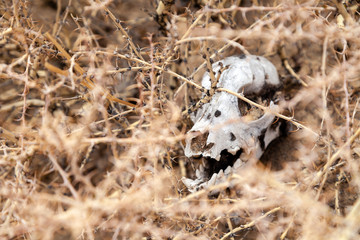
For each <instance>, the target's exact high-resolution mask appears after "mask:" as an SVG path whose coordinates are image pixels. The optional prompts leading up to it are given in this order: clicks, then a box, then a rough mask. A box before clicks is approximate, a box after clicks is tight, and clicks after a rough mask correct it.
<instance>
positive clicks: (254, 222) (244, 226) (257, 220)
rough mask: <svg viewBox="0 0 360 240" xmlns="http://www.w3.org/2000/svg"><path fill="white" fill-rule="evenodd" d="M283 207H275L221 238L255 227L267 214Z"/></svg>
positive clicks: (222, 239)
mask: <svg viewBox="0 0 360 240" xmlns="http://www.w3.org/2000/svg"><path fill="white" fill-rule="evenodd" d="M280 209H281V207H277V208H274V209H271V210H270V211H268V212H266V213H265V214H264V215H262V216H260V217H258V218H257V219H255V220H253V221H251V222H249V223H247V224H245V225H242V226H240V227H237V228H234V229H233V230H232V231H230V232H228V233H227V234H225V235H224V236H223V237H222V238H221V239H220V240H224V239H226V238H228V237H230V236H232V235H233V234H235V233H237V232H239V231H241V230H244V229H246V228H250V227H253V226H254V225H255V224H256V223H257V222H259V221H261V220H262V219H264V218H266V217H267V216H269V215H270V214H273V213H275V212H277V211H279V210H280Z"/></svg>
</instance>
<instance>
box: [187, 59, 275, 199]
mask: <svg viewBox="0 0 360 240" xmlns="http://www.w3.org/2000/svg"><path fill="white" fill-rule="evenodd" d="M222 66H223V67H226V66H228V68H227V69H226V70H224V71H223V72H222V74H221V76H220V79H219V82H218V83H217V86H216V87H217V88H225V89H228V90H231V91H233V92H236V93H243V94H245V96H246V95H248V94H253V95H260V94H261V93H263V92H266V90H268V88H276V87H278V86H279V85H280V80H279V76H278V73H277V71H276V68H275V66H274V65H273V64H272V63H271V62H269V61H268V60H267V59H266V58H264V57H260V56H254V55H246V56H245V55H240V56H232V57H228V58H225V59H223V60H221V61H218V62H216V63H214V64H213V65H212V68H213V71H214V73H215V76H216V77H217V76H218V74H219V73H218V72H219V70H220V68H221V67H222ZM202 86H203V87H204V88H206V89H210V88H211V79H210V76H209V73H205V74H204V76H203V79H202ZM270 110H272V111H276V110H277V106H276V105H275V104H274V103H273V102H270ZM274 118H275V116H274V115H273V114H272V113H269V112H267V113H265V114H264V115H262V116H261V117H258V118H256V119H255V120H251V121H249V120H247V119H246V116H245V117H244V116H242V115H241V112H240V109H239V105H238V98H237V97H236V96H234V95H232V94H229V93H227V92H223V91H221V92H215V94H214V95H213V96H212V98H211V100H210V101H209V102H208V103H205V104H204V105H203V106H202V107H201V108H200V109H198V111H197V112H196V114H195V115H192V116H191V119H192V121H193V122H194V126H193V127H192V128H191V129H190V131H189V133H193V134H189V137H188V138H187V139H186V147H185V155H186V157H188V158H191V157H194V156H203V157H205V159H207V158H212V159H216V160H217V161H219V160H220V158H221V152H222V151H224V150H226V151H227V152H229V153H231V154H233V155H235V154H236V153H237V151H239V150H240V149H241V150H242V151H243V155H244V157H245V155H247V156H251V155H252V154H251V153H254V156H255V157H257V158H260V157H261V155H262V153H263V150H264V147H265V148H266V147H267V145H268V144H269V143H270V142H271V141H272V140H274V139H275V138H276V137H278V136H279V128H275V129H273V128H271V127H270V125H271V124H272V122H273V121H274ZM264 134H265V135H264ZM199 136H202V137H199ZM260 136H263V144H264V146H263V148H261V144H260V142H259V137H260ZM199 141H200V142H199ZM240 158H241V156H240ZM240 158H239V159H238V160H237V161H236V162H235V163H234V165H233V168H234V169H237V168H239V167H240V166H242V165H243V161H242V160H241V159H240ZM243 160H244V159H243ZM231 172H232V168H231V167H227V168H226V169H225V176H228V175H229V174H230V173H231ZM225 176H224V171H223V170H220V171H219V173H214V174H213V175H212V176H211V178H210V180H208V179H206V176H205V172H204V168H203V167H202V166H201V169H200V171H196V177H197V179H195V180H191V179H186V178H183V182H184V184H185V186H186V187H187V188H188V189H189V191H191V192H194V191H196V190H197V189H200V188H206V187H210V186H212V185H214V184H217V183H219V182H221V181H223V180H224V179H225ZM207 180H208V181H207Z"/></svg>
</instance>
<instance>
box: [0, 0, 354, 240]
mask: <svg viewBox="0 0 360 240" xmlns="http://www.w3.org/2000/svg"><path fill="white" fill-rule="evenodd" d="M161 1H162V2H161V3H160V4H159V3H158V2H160V1H155V0H153V1H147V0H134V1H130V0H127V1H125V0H123V1H120V0H119V1H117V0H113V1H100V0H88V1H85V0H84V1H82V0H68V1H65V0H57V1H56V0H46V1H45V0H44V1H42V0H33V1H25V0H12V1H10V0H1V1H0V15H1V19H0V25H1V26H0V46H1V50H0V89H1V90H0V93H1V94H0V126H1V127H0V164H1V168H0V186H1V187H0V206H1V208H0V209H1V220H0V221H1V225H0V238H1V239H141V238H148V239H163V238H164V239H166V238H168V239H195V238H196V239H358V238H359V231H360V227H359V221H360V200H359V199H358V194H359V187H360V175H359V170H360V169H359V167H360V166H359V160H360V140H359V137H358V136H359V134H360V120H359V119H360V113H359V108H360V107H359V95H360V68H359V62H360V48H359V46H360V25H359V12H357V11H358V10H359V9H358V6H357V5H356V2H355V1H347V0H346V1H345V3H344V4H343V3H338V2H337V1H336V0H334V1H311V0H304V1H291V0H288V1H257V0H256V1H255V0H254V1H253V2H250V1H248V0H246V1H241V0H220V1H215V0H209V1H206V0H192V1H190V0H188V1H185V0H183V1H180V0H176V1H175V3H172V1H166V0H161ZM163 3H167V4H163ZM239 53H250V54H256V55H263V56H266V57H267V58H268V59H270V60H271V61H272V62H273V63H274V64H275V65H276V67H277V69H278V71H279V74H280V76H281V78H282V81H283V82H284V88H283V90H282V94H283V99H282V100H281V102H280V105H281V108H282V109H283V110H284V112H283V115H279V116H280V117H283V118H286V119H287V120H290V121H293V123H295V124H296V125H297V126H298V127H299V128H301V129H298V130H297V131H295V132H293V133H290V134H289V136H287V137H285V138H283V139H279V140H278V141H276V142H275V143H274V144H272V146H270V148H269V149H268V151H267V153H266V154H265V156H264V157H263V159H262V160H261V162H257V163H249V164H248V165H247V166H245V167H244V168H242V169H240V170H239V171H238V172H237V174H234V175H233V176H232V178H231V179H229V180H228V181H227V182H225V183H223V184H220V185H218V186H215V187H214V188H216V189H217V190H219V191H220V194H219V196H216V197H210V196H208V193H209V190H207V191H205V190H202V191H199V192H197V193H194V194H189V193H188V192H187V190H186V189H185V187H184V185H183V184H182V182H181V181H180V178H181V177H182V176H191V175H192V174H193V171H194V169H193V164H192V162H190V161H189V160H188V159H186V158H185V156H184V153H183V147H184V139H185V137H186V131H187V130H188V129H190V127H191V122H190V121H189V120H188V119H187V118H186V116H183V114H182V112H183V111H184V110H185V112H186V109H187V108H188V107H189V106H191V105H192V104H194V103H196V101H197V100H198V99H199V97H200V95H201V91H199V80H200V78H201V76H202V74H203V72H204V71H205V70H206V68H207V64H206V62H204V58H203V57H202V56H203V55H206V56H208V57H207V58H208V59H209V57H211V58H212V59H213V60H219V59H222V58H224V57H226V56H229V55H233V54H239ZM185 83H187V84H185ZM200 90H201V87H200ZM239 97H241V96H240V95H239ZM245 100H246V99H245ZM264 108H266V106H264ZM285 115H286V116H288V118H287V117H286V116H285ZM211 190H213V189H211Z"/></svg>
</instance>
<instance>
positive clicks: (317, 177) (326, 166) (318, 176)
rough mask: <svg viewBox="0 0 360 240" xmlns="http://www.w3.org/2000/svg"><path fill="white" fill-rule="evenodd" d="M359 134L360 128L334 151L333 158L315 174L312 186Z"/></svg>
mask: <svg viewBox="0 0 360 240" xmlns="http://www.w3.org/2000/svg"><path fill="white" fill-rule="evenodd" d="M359 135H360V128H358V129H357V130H356V132H355V134H354V135H352V136H351V137H350V138H349V139H348V140H347V141H346V142H345V143H344V145H342V146H341V147H340V148H339V149H338V150H337V151H336V152H335V153H334V155H332V156H331V158H330V159H329V160H328V161H327V163H326V164H325V166H324V167H323V169H322V170H321V171H319V172H318V173H317V174H316V176H315V178H314V179H313V181H312V182H311V184H310V186H313V185H315V184H316V183H317V182H318V181H319V180H320V178H321V177H322V175H323V174H324V173H325V172H327V171H328V170H329V168H330V166H331V165H333V164H334V162H335V161H336V160H337V159H338V158H339V156H340V154H341V152H342V151H343V150H344V149H346V148H348V147H349V146H350V144H351V143H352V142H354V140H355V139H356V138H357V137H359Z"/></svg>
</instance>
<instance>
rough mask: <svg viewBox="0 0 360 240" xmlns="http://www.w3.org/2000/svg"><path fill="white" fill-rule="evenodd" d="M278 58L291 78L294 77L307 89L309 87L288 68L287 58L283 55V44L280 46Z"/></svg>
mask: <svg viewBox="0 0 360 240" xmlns="http://www.w3.org/2000/svg"><path fill="white" fill-rule="evenodd" d="M280 57H281V60H282V61H283V63H284V66H285V68H286V69H287V70H288V71H289V73H290V74H291V75H292V76H293V77H295V78H296V80H298V81H299V82H300V83H301V84H302V85H303V86H304V87H308V86H309V85H308V84H307V83H306V82H305V81H304V80H302V79H301V78H300V77H299V75H298V74H297V73H296V72H295V71H294V69H292V67H291V66H290V63H289V60H288V58H287V56H286V53H285V46H284V45H283V44H282V45H281V46H280Z"/></svg>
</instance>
